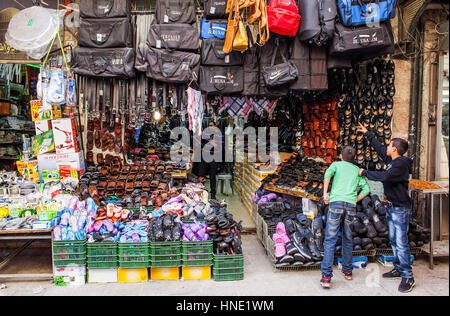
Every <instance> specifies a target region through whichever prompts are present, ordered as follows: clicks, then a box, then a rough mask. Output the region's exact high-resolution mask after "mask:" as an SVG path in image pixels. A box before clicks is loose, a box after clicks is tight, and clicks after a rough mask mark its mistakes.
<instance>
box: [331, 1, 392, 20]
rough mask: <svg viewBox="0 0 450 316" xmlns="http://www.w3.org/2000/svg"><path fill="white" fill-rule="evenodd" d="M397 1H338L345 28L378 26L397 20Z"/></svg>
mask: <svg viewBox="0 0 450 316" xmlns="http://www.w3.org/2000/svg"><path fill="white" fill-rule="evenodd" d="M396 7H397V0H338V10H339V15H340V17H341V23H342V24H343V25H344V26H359V25H368V24H378V23H379V22H383V21H387V20H390V19H393V18H395V10H396Z"/></svg>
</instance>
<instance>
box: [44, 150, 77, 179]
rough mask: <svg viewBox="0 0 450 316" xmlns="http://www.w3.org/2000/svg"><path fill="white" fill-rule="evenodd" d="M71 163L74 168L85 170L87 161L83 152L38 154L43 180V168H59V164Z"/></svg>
mask: <svg viewBox="0 0 450 316" xmlns="http://www.w3.org/2000/svg"><path fill="white" fill-rule="evenodd" d="M62 165H64V166H67V165H69V166H70V167H72V169H82V170H83V171H84V170H85V163H84V157H83V152H78V153H69V154H44V155H39V156H38V166H39V175H40V179H41V181H42V182H43V181H44V179H43V177H42V172H43V170H59V166H62Z"/></svg>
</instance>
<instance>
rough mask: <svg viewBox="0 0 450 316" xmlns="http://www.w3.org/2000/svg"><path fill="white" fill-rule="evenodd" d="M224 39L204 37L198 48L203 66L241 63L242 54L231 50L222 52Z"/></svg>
mask: <svg viewBox="0 0 450 316" xmlns="http://www.w3.org/2000/svg"><path fill="white" fill-rule="evenodd" d="M224 43H225V40H224V39H217V38H214V39H213V38H211V39H205V40H203V41H202V48H201V50H200V58H201V64H202V65H204V66H239V65H242V64H243V54H242V53H240V52H236V51H232V52H231V53H230V54H225V53H224V52H223V45H224Z"/></svg>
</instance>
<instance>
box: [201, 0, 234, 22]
mask: <svg viewBox="0 0 450 316" xmlns="http://www.w3.org/2000/svg"><path fill="white" fill-rule="evenodd" d="M203 2H204V8H205V17H206V18H207V19H226V18H227V17H228V14H227V12H226V9H227V0H203Z"/></svg>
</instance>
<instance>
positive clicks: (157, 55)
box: [136, 44, 200, 83]
mask: <svg viewBox="0 0 450 316" xmlns="http://www.w3.org/2000/svg"><path fill="white" fill-rule="evenodd" d="M199 67H200V55H198V54H194V53H188V52H181V51H167V50H165V49H157V48H153V47H148V45H145V44H141V45H139V47H138V50H137V52H136V69H137V70H139V71H145V72H146V74H147V77H149V78H152V79H155V80H159V81H162V82H167V83H188V82H190V81H191V80H196V79H197V77H198V71H199Z"/></svg>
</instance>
